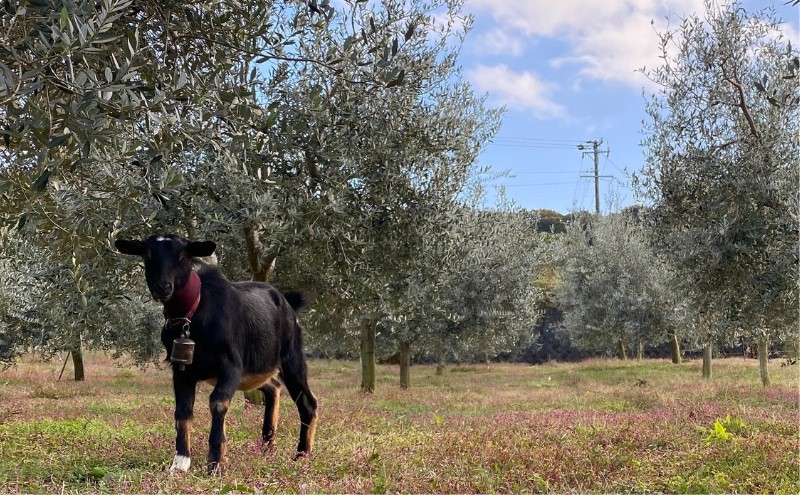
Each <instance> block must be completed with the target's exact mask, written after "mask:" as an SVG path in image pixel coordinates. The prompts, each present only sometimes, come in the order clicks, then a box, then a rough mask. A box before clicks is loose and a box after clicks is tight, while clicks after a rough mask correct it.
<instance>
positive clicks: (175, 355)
mask: <svg viewBox="0 0 800 495" xmlns="http://www.w3.org/2000/svg"><path fill="white" fill-rule="evenodd" d="M193 357H194V340H192V339H187V338H185V337H180V338H177V339H175V340H173V341H172V354H171V355H170V358H169V360H170V362H172V363H174V364H177V365H179V369H181V370H182V369H184V367H185V366H186V365H187V364H192V358H193Z"/></svg>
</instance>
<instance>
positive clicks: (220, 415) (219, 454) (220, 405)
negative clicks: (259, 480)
mask: <svg viewBox="0 0 800 495" xmlns="http://www.w3.org/2000/svg"><path fill="white" fill-rule="evenodd" d="M241 376H242V373H241V371H238V372H234V373H232V374H231V375H229V376H227V377H225V378H222V377H220V378H219V379H218V380H217V385H216V386H215V387H214V390H213V391H212V392H211V396H210V397H209V399H208V403H209V404H208V405H209V408H210V409H211V433H210V434H209V435H208V474H216V473H218V472H219V471H220V469H222V468H224V467H225V465H226V464H227V462H228V460H227V458H226V453H227V438H226V436H225V415H226V414H227V413H228V409H230V407H231V399H232V398H233V394H234V393H235V392H236V388H237V387H238V386H239V381H240V379H241Z"/></svg>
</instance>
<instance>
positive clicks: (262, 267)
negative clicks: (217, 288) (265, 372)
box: [242, 225, 277, 406]
mask: <svg viewBox="0 0 800 495" xmlns="http://www.w3.org/2000/svg"><path fill="white" fill-rule="evenodd" d="M243 233H244V244H245V247H246V249H247V261H248V263H249V264H250V273H252V278H253V281H255V282H267V281H268V280H269V277H270V275H272V272H273V270H274V269H275V259H276V258H277V256H276V255H274V254H273V255H269V256H266V257H264V258H262V256H261V250H260V249H259V248H258V233H257V232H256V230H255V228H253V227H252V226H250V225H248V226H246V227H244V228H243ZM242 394H243V395H244V400H246V401H247V402H249V403H251V404H254V405H257V406H263V405H264V394H263V393H262V392H261V391H260V390H250V391H247V392H242Z"/></svg>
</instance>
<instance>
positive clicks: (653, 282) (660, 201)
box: [556, 2, 800, 385]
mask: <svg viewBox="0 0 800 495" xmlns="http://www.w3.org/2000/svg"><path fill="white" fill-rule="evenodd" d="M705 7H706V9H705V14H703V15H697V14H695V15H690V16H688V17H686V18H684V19H681V20H680V23H679V25H677V26H676V27H674V28H671V29H669V30H667V31H665V32H663V33H661V34H660V41H661V50H662V60H663V63H662V65H660V66H659V67H655V68H650V69H643V72H644V73H645V74H646V75H647V76H648V77H649V78H650V79H651V80H652V82H653V83H655V84H656V87H657V90H656V91H655V92H654V93H653V94H650V95H647V105H646V110H647V114H648V117H649V118H648V121H647V122H646V124H645V129H644V133H645V138H644V141H643V147H644V149H645V155H646V159H647V162H646V166H645V167H644V169H643V170H642V172H641V173H640V174H638V176H636V177H635V182H636V184H637V186H638V190H639V191H640V192H641V193H642V194H643V196H644V198H645V199H647V200H648V202H649V203H650V204H649V205H648V208H646V209H645V210H644V212H643V214H642V218H641V219H640V220H641V221H636V222H632V221H631V220H630V218H628V217H626V216H625V215H618V216H611V217H607V218H602V219H601V218H588V219H584V220H583V221H576V222H573V224H572V225H571V226H570V227H569V229H568V232H567V234H566V236H565V237H564V239H563V242H561V243H560V244H559V245H563V247H564V251H562V252H561V255H562V256H565V257H564V258H562V263H563V270H562V273H561V275H562V276H561V280H560V283H559V289H558V296H559V300H560V302H561V304H562V306H563V308H564V309H565V321H564V326H565V327H566V329H567V330H569V333H570V335H571V336H572V338H573V340H575V341H576V342H578V343H579V344H581V345H582V346H584V347H588V348H593V349H598V348H604V349H608V348H610V346H611V345H613V344H614V343H617V344H618V345H619V346H620V350H623V349H624V346H623V345H622V344H623V343H624V342H644V343H651V344H658V343H661V342H663V341H665V340H667V338H668V337H669V338H670V340H672V341H673V343H674V344H675V345H677V341H678V338H676V337H678V336H679V337H680V338H681V340H683V341H684V342H688V343H690V344H693V345H699V346H701V347H702V348H703V349H704V365H703V376H705V377H710V376H711V351H712V348H713V347H714V346H716V345H719V344H729V343H732V342H734V341H735V340H738V339H742V338H743V339H747V340H756V341H757V342H758V356H759V361H760V373H761V379H762V381H763V383H764V384H765V385H767V384H769V381H770V379H769V374H768V372H767V366H766V363H767V357H768V354H769V348H768V344H769V342H770V341H773V342H774V341H780V340H785V339H786V338H787V337H789V336H790V335H792V334H796V327H797V324H798V304H797V302H798V260H799V259H800V257H799V254H800V253H798V242H797V240H798V235H800V228H799V227H798V213H800V204H798V198H799V197H798V190H800V184H798V181H799V179H800V169H798V162H797V157H798V156H800V142H799V141H798V139H799V136H800V120H799V119H798V113H797V109H798V102H800V94H799V89H800V87H799V86H798V82H799V81H800V79H798V77H797V75H798V72H799V71H800V58H799V57H798V52H797V50H796V49H793V48H792V46H791V43H790V42H789V41H788V40H786V39H784V38H783V37H782V35H781V27H780V22H779V20H777V19H776V18H775V15H774V12H773V11H771V10H764V11H758V12H747V11H745V10H744V9H743V8H741V6H740V5H738V4H732V5H728V6H718V5H716V4H715V3H713V2H707V3H706V6H705ZM556 259H558V257H556ZM673 355H674V354H673Z"/></svg>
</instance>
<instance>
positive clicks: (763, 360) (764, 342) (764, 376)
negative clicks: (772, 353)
mask: <svg viewBox="0 0 800 495" xmlns="http://www.w3.org/2000/svg"><path fill="white" fill-rule="evenodd" d="M768 357H769V339H767V337H766V336H765V335H762V336H761V337H759V338H758V372H759V374H760V375H761V383H762V385H764V386H765V387H766V386H769V385H770V384H772V381H771V380H770V379H769V368H767V358H768Z"/></svg>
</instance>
